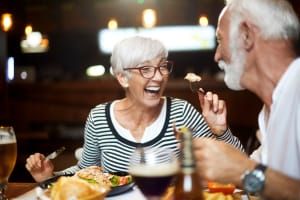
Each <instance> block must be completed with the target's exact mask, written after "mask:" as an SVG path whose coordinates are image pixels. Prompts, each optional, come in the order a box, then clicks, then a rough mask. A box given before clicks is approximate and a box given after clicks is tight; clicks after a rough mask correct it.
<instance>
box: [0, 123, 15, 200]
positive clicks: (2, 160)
mask: <svg viewBox="0 0 300 200" xmlns="http://www.w3.org/2000/svg"><path fill="white" fill-rule="evenodd" d="M0 155H1V156H0V200H7V197H6V195H5V190H6V188H7V183H8V178H9V176H10V175H11V173H12V171H13V169H14V166H15V163H16V160H17V140H16V136H15V132H14V129H13V127H11V126H0Z"/></svg>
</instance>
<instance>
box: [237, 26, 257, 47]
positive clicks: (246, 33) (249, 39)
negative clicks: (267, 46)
mask: <svg viewBox="0 0 300 200" xmlns="http://www.w3.org/2000/svg"><path fill="white" fill-rule="evenodd" d="M254 28H255V27H254V26H253V25H252V24H251V23H249V22H248V21H244V22H242V23H241V25H240V33H241V34H240V37H241V44H242V45H243V47H244V48H245V49H246V50H247V51H248V50H250V49H251V48H252V47H253V45H254V40H255V32H254Z"/></svg>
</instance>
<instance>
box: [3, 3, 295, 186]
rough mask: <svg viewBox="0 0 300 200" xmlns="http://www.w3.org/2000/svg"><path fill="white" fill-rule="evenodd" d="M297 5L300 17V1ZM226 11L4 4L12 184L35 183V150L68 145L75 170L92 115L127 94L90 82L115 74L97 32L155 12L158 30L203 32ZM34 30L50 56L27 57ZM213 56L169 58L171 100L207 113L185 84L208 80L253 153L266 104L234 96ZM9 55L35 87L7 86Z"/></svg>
mask: <svg viewBox="0 0 300 200" xmlns="http://www.w3.org/2000/svg"><path fill="white" fill-rule="evenodd" d="M291 3H292V4H293V6H294V8H295V10H296V11H297V13H300V3H299V1H297V0H294V1H291ZM222 7H223V0H145V2H144V4H138V3H137V1H135V0H1V3H0V14H2V13H3V12H10V13H12V14H13V19H14V25H13V27H12V29H11V30H10V31H9V32H7V33H3V32H0V69H1V70H0V124H4V125H5V124H6V125H12V126H14V128H15V131H16V134H17V139H18V162H17V165H16V167H15V169H14V172H13V175H12V177H11V181H33V180H32V179H31V177H30V176H29V174H28V173H27V172H26V170H25V168H24V165H25V159H26V157H27V156H28V155H30V154H31V153H33V152H36V151H39V152H42V153H45V154H46V153H49V152H51V151H52V150H54V149H56V148H58V147H60V146H62V145H65V146H66V147H67V151H66V152H65V153H64V154H63V155H61V156H60V157H59V158H58V159H57V160H55V166H56V169H62V168H64V167H67V166H69V165H70V164H74V163H75V162H76V160H75V158H74V156H73V153H74V150H75V149H76V148H77V147H80V146H81V145H82V134H83V127H84V123H85V119H86V117H87V114H88V112H89V110H90V109H91V108H92V107H93V106H95V105H96V104H99V103H102V102H105V101H110V100H113V99H116V98H122V96H123V91H122V89H121V88H120V87H119V85H118V84H117V83H116V81H115V79H113V78H112V77H111V76H110V75H105V76H104V77H103V78H101V79H97V80H90V79H88V78H86V77H85V75H84V70H85V67H86V66H88V65H90V64H99V63H101V64H103V65H104V66H105V67H106V68H108V67H109V55H103V54H101V53H100V52H99V50H98V46H97V33H98V31H99V30H100V29H101V28H105V27H106V23H107V21H108V19H109V18H111V17H116V18H118V20H119V27H129V26H136V27H137V26H140V24H141V21H140V15H141V12H142V10H143V9H145V8H155V9H156V10H157V12H158V24H157V25H158V26H162V25H186V24H187V25H196V24H197V20H198V17H199V15H200V14H207V15H208V17H209V19H210V23H211V24H212V25H216V23H217V18H218V14H219V11H220V10H221V9H222ZM29 23H30V24H31V25H32V26H33V28H34V30H38V31H41V32H42V33H46V34H47V35H48V38H49V40H50V50H49V52H47V53H43V54H22V53H21V50H20V47H19V42H20V38H21V37H22V36H23V35H24V27H25V26H26V25H27V24H29ZM298 49H299V45H298ZM213 55H214V51H195V52H177V53H170V59H171V60H174V61H175V70H174V73H173V74H172V76H171V78H170V82H169V85H168V88H167V90H166V95H171V96H174V97H179V98H183V99H186V100H188V101H190V102H191V103H192V104H193V105H194V106H195V107H196V108H197V109H199V110H200V108H199V105H198V99H197V96H196V95H195V94H193V93H191V92H190V90H189V87H188V84H187V82H185V81H183V77H184V75H185V73H186V72H187V71H194V72H196V73H199V74H201V76H203V78H204V80H203V87H204V88H206V90H212V91H214V92H216V93H218V94H219V95H220V97H221V98H223V99H225V100H226V102H227V106H228V121H229V124H230V126H231V128H232V130H233V132H234V133H235V134H236V135H237V136H238V137H239V138H240V139H241V140H242V142H243V144H244V145H245V147H247V142H248V141H249V138H250V139H251V138H252V136H254V134H255V131H256V130H257V113H258V112H259V110H260V108H261V103H260V101H259V99H257V98H256V97H255V96H254V95H253V94H251V93H250V92H248V91H241V92H234V91H231V90H229V89H228V88H227V87H226V86H225V85H224V83H223V81H222V80H220V79H218V78H216V77H217V76H218V74H219V69H218V67H217V65H216V64H215V63H214V61H213ZM7 56H13V57H14V58H15V64H16V69H17V70H18V69H19V68H26V67H29V66H31V67H32V68H33V69H34V70H35V73H36V78H35V81H33V82H24V81H16V82H12V83H6V82H5V78H4V65H5V62H4V60H5V59H6V57H7ZM250 150H251V149H250Z"/></svg>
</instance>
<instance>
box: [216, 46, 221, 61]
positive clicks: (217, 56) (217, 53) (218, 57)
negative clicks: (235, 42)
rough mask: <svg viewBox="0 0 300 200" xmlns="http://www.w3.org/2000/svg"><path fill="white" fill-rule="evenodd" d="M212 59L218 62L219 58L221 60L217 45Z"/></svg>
mask: <svg viewBox="0 0 300 200" xmlns="http://www.w3.org/2000/svg"><path fill="white" fill-rule="evenodd" d="M214 60H215V62H219V60H221V54H220V48H219V47H217V49H216V52H215V56H214Z"/></svg>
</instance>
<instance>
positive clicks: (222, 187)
mask: <svg viewBox="0 0 300 200" xmlns="http://www.w3.org/2000/svg"><path fill="white" fill-rule="evenodd" d="M207 186H208V189H209V192H211V193H215V192H222V193H223V194H232V193H233V192H234V190H235V185H233V184H221V183H218V182H208V183H207Z"/></svg>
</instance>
